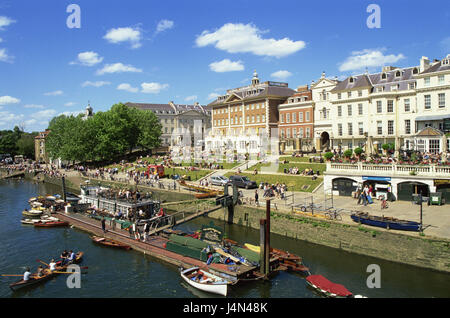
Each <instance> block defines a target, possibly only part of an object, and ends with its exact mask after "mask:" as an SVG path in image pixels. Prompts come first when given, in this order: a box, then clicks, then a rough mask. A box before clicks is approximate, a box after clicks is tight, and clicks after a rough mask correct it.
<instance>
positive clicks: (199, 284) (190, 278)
mask: <svg viewBox="0 0 450 318" xmlns="http://www.w3.org/2000/svg"><path fill="white" fill-rule="evenodd" d="M180 275H181V277H182V278H183V279H184V281H186V282H187V283H188V284H189V285H191V286H192V287H195V288H197V289H199V290H202V291H205V292H208V293H213V294H218V295H222V296H226V295H227V291H228V285H229V284H230V282H229V281H228V280H226V279H224V278H222V277H219V276H216V275H214V274H211V273H210V272H208V271H206V270H204V269H200V268H198V267H191V268H188V269H181V270H180Z"/></svg>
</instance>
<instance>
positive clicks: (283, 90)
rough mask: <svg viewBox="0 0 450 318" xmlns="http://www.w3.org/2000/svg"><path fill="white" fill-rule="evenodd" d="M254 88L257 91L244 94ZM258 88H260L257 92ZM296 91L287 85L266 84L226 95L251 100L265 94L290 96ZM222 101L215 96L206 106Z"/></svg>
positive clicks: (262, 96)
mask: <svg viewBox="0 0 450 318" xmlns="http://www.w3.org/2000/svg"><path fill="white" fill-rule="evenodd" d="M254 90H256V91H257V92H256V93H254V94H246V92H247V91H254ZM258 90H260V91H259V92H258ZM295 93H296V91H295V90H293V89H292V88H289V87H287V86H272V85H270V84H268V85H266V86H256V87H255V88H251V87H249V88H248V90H243V91H233V92H230V93H228V94H227V95H228V96H230V95H233V94H234V95H237V96H239V97H240V98H241V99H242V100H243V101H246V100H252V99H255V98H265V97H267V96H277V97H280V98H287V97H290V96H292V95H294V94H295ZM223 102H224V101H222V100H221V101H219V99H218V98H217V99H216V100H215V101H213V102H211V103H209V104H208V106H207V107H208V108H211V107H213V106H214V105H220V104H222V103H223Z"/></svg>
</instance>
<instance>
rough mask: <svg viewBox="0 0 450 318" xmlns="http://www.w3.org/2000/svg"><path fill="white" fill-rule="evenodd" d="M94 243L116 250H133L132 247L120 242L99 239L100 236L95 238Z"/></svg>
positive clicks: (93, 238)
mask: <svg viewBox="0 0 450 318" xmlns="http://www.w3.org/2000/svg"><path fill="white" fill-rule="evenodd" d="M102 239H103V240H102ZM92 242H94V243H96V244H100V245H103V246H108V247H115V248H120V249H124V250H129V249H131V246H129V245H126V244H122V243H119V242H116V241H113V240H110V239H105V238H103V237H98V236H93V237H92Z"/></svg>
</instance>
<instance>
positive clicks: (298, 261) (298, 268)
mask: <svg viewBox="0 0 450 318" xmlns="http://www.w3.org/2000/svg"><path fill="white" fill-rule="evenodd" d="M244 247H245V248H247V249H249V250H251V251H254V252H256V253H259V251H260V247H259V246H256V245H252V244H248V243H246V244H244ZM270 253H271V254H272V255H274V256H277V257H278V258H279V259H280V263H281V264H282V265H283V266H284V267H285V268H286V269H287V270H290V271H294V272H301V273H307V274H309V268H308V267H306V266H304V265H303V264H302V258H301V257H300V256H298V255H295V254H291V253H289V252H286V251H283V250H280V249H277V248H273V247H271V248H270Z"/></svg>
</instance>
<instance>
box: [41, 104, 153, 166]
mask: <svg viewBox="0 0 450 318" xmlns="http://www.w3.org/2000/svg"><path fill="white" fill-rule="evenodd" d="M48 129H49V130H50V133H49V135H48V138H47V141H46V148H47V151H48V153H49V156H50V157H52V158H61V159H63V160H75V161H81V162H86V161H105V160H115V159H117V158H119V157H121V156H123V155H125V154H127V153H128V152H130V151H132V150H133V149H136V148H137V147H140V148H143V149H152V148H155V147H157V146H159V144H160V140H159V138H160V136H161V124H160V123H159V120H158V118H157V117H156V116H155V114H153V113H152V112H150V111H145V110H139V109H135V108H130V107H127V106H125V105H124V104H121V103H120V104H116V105H113V106H112V107H111V109H110V110H109V111H106V112H98V113H96V114H94V116H93V117H90V118H88V119H86V120H83V118H82V115H78V116H77V117H75V116H69V117H68V116H65V115H61V116H58V117H55V118H53V119H52V120H51V121H50V124H49V127H48Z"/></svg>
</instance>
